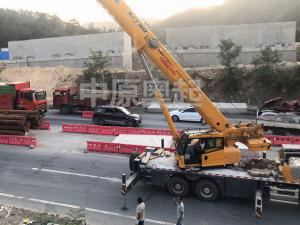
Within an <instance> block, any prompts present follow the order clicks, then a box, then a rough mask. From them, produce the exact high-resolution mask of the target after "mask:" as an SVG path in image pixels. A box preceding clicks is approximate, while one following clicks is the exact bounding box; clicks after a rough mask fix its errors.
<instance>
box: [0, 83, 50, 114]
mask: <svg viewBox="0 0 300 225" xmlns="http://www.w3.org/2000/svg"><path fill="white" fill-rule="evenodd" d="M1 87H2V92H0V97H1V99H2V100H1V101H0V108H1V109H8V110H13V109H17V110H39V111H40V112H41V113H46V112H47V106H48V104H47V99H46V97H47V96H46V91H45V90H43V89H36V88H31V87H30V82H9V83H5V84H4V85H3V84H2V86H1Z"/></svg>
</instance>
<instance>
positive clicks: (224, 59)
mask: <svg viewBox="0 0 300 225" xmlns="http://www.w3.org/2000/svg"><path fill="white" fill-rule="evenodd" d="M219 48H220V54H219V56H218V57H219V59H220V62H221V64H222V65H224V66H225V67H227V68H231V67H233V66H234V65H235V64H236V59H237V58H238V57H239V55H240V53H241V51H242V46H240V45H236V44H235V43H234V42H233V41H232V40H231V39H228V40H221V44H219Z"/></svg>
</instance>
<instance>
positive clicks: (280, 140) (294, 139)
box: [266, 135, 300, 146]
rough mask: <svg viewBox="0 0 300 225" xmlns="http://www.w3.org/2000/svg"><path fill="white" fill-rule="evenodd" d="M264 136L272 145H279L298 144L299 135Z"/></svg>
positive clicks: (299, 140) (299, 141)
mask: <svg viewBox="0 0 300 225" xmlns="http://www.w3.org/2000/svg"><path fill="white" fill-rule="evenodd" d="M266 138H268V139H269V140H270V141H271V142H272V145H275V146H281V145H283V144H291V145H296V144H298V145H299V144H300V136H277V135H267V136H266Z"/></svg>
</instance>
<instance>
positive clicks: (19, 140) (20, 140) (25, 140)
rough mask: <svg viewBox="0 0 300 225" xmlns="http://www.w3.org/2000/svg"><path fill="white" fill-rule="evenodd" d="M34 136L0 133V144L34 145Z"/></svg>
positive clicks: (32, 146) (33, 146)
mask: <svg viewBox="0 0 300 225" xmlns="http://www.w3.org/2000/svg"><path fill="white" fill-rule="evenodd" d="M36 143H37V142H36V138H34V137H23V136H13V135H0V144H6V145H17V146H29V147H31V148H35V147H36Z"/></svg>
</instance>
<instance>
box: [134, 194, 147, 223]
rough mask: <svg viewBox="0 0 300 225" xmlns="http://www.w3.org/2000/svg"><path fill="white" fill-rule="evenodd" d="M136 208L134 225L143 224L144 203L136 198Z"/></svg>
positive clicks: (139, 198)
mask: <svg viewBox="0 0 300 225" xmlns="http://www.w3.org/2000/svg"><path fill="white" fill-rule="evenodd" d="M137 203H138V206H137V207H136V225H144V223H145V207H146V206H145V203H144V201H143V199H142V198H141V197H138V198H137Z"/></svg>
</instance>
